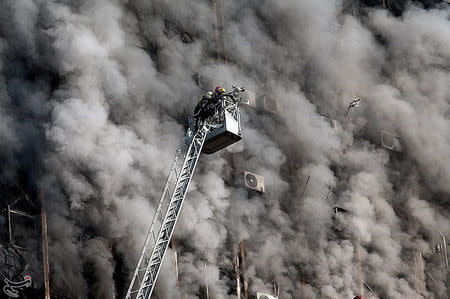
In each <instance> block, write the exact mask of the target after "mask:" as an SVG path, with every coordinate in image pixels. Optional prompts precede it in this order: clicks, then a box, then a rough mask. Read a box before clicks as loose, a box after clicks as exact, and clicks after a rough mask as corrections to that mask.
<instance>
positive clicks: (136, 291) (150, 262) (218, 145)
mask: <svg viewBox="0 0 450 299" xmlns="http://www.w3.org/2000/svg"><path fill="white" fill-rule="evenodd" d="M242 91H244V88H238V87H234V89H233V91H232V92H231V93H229V94H225V95H224V96H222V97H221V98H220V100H219V101H218V102H217V104H216V105H215V108H216V109H215V113H214V115H212V116H210V117H209V119H207V120H206V121H205V122H204V123H203V124H201V126H200V128H198V130H197V131H196V132H195V134H194V133H193V132H194V131H193V124H194V122H195V121H194V118H193V117H189V126H190V128H189V129H188V132H187V134H186V136H187V137H186V141H187V145H188V146H187V149H186V147H184V148H185V149H186V150H185V155H184V161H183V163H182V164H180V163H179V162H178V158H179V156H180V154H181V152H182V151H183V150H182V149H183V147H180V148H179V149H177V152H176V155H175V158H174V160H173V162H172V166H171V167H170V170H169V175H168V177H167V180H166V184H165V186H164V189H163V192H162V195H161V198H160V200H159V203H158V207H157V208H156V212H155V215H154V216H153V220H152V222H151V225H150V229H149V231H148V233H147V236H146V238H145V243H144V246H143V248H142V251H141V255H140V257H139V260H138V264H137V266H136V269H135V271H134V274H133V277H132V279H131V283H130V286H129V288H128V291H127V294H126V296H125V298H126V299H149V298H150V297H151V295H152V292H153V289H154V287H155V284H156V279H157V278H158V274H159V271H160V269H161V264H162V261H163V259H164V255H165V253H166V251H167V248H168V245H169V242H170V239H171V238H172V234H173V232H174V228H175V224H176V222H177V220H178V216H179V215H180V211H181V207H182V205H183V201H184V198H185V197H186V193H187V190H188V187H189V183H190V182H191V180H192V177H193V175H194V171H195V167H196V165H197V162H198V158H199V157H200V154H201V153H202V151H203V152H205V153H207V154H211V153H214V152H216V151H218V150H220V149H222V148H225V147H227V146H228V145H230V144H233V143H235V142H237V141H239V140H241V139H242V132H241V123H240V114H239V104H240V99H238V98H237V94H238V93H239V92H242ZM183 152H184V151H183ZM173 175H175V176H176V181H175V185H174V184H173V182H172V178H173ZM163 215H164V218H163ZM156 232H157V234H156Z"/></svg>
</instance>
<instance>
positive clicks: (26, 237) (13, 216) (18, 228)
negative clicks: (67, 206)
mask: <svg viewBox="0 0 450 299" xmlns="http://www.w3.org/2000/svg"><path fill="white" fill-rule="evenodd" d="M221 2H222V1H218V0H215V1H212V2H211V5H212V11H213V15H212V16H211V17H212V18H213V19H214V20H213V24H214V28H213V30H214V32H215V36H216V44H215V47H213V49H212V50H210V51H211V52H210V53H203V55H204V56H205V57H214V59H215V60H216V61H217V62H218V63H223V64H227V63H232V61H231V62H230V58H229V57H228V55H227V52H228V51H230V49H228V48H227V43H226V41H225V40H224V34H223V31H224V30H225V29H226V26H227V18H226V16H225V15H224V13H223V8H222V6H221V5H222V3H221ZM408 3H412V2H410V1H406V0H383V1H369V0H365V1H363V0H361V1H358V0H354V1H352V0H349V1H343V7H342V12H343V13H344V14H352V15H354V16H356V17H358V16H360V15H362V14H364V10H365V9H366V8H368V7H384V8H386V9H388V10H389V11H391V12H392V13H393V14H395V15H401V14H402V12H403V11H404V10H405V7H406V6H407V5H408ZM416 3H419V5H423V6H424V7H425V8H432V7H435V6H436V5H445V2H444V1H442V0H440V1H439V0H420V1H416ZM133 13H135V14H136V15H137V16H138V17H137V19H142V17H141V16H139V12H137V11H134V12H133ZM163 28H164V34H165V35H166V37H167V38H168V39H179V40H180V41H181V42H182V43H184V44H191V43H195V42H196V40H197V39H199V38H200V37H199V34H198V33H197V32H189V31H188V30H186V29H185V28H183V27H182V26H181V25H180V24H179V23H178V22H177V20H176V18H175V17H173V16H168V17H167V18H166V20H165V22H164V24H163ZM140 37H141V39H142V41H143V43H142V48H143V49H144V50H145V51H146V52H147V53H148V55H149V56H150V57H151V59H152V60H153V61H154V62H155V64H156V67H157V69H158V71H159V72H161V73H165V72H168V71H169V70H170V68H171V66H172V65H174V64H177V63H182V64H188V63H189V62H188V60H185V61H175V60H174V56H175V55H172V54H171V51H173V49H172V48H170V47H169V46H168V45H164V44H158V43H156V42H155V41H153V40H151V39H150V38H148V37H146V35H145V34H144V33H141V36H140ZM178 50H179V49H177V51H178ZM183 55H187V53H183V54H182V55H181V56H183ZM185 68H187V69H189V70H191V66H190V65H186V66H185ZM191 71H192V72H191V73H192V77H191V78H186V81H190V83H192V82H191V81H193V82H195V84H196V85H197V86H198V90H197V91H201V92H205V91H207V90H213V89H214V86H215V85H225V86H231V85H232V84H234V83H235V82H219V81H218V80H217V79H216V78H211V77H208V76H206V75H204V74H202V73H200V72H197V70H194V69H192V70H191ZM254 89H257V90H258V91H256V90H252V88H249V89H247V90H246V91H245V92H244V93H243V94H242V95H241V97H242V103H243V105H242V109H243V110H245V113H246V114H247V115H248V117H249V121H250V122H252V123H253V124H254V125H255V126H257V127H260V128H262V130H266V131H267V134H269V135H270V136H273V140H274V141H275V142H279V143H280V145H282V148H284V149H285V152H284V154H285V155H286V156H287V162H286V163H284V164H283V167H282V173H281V175H282V177H283V179H284V180H285V181H286V182H288V183H289V187H288V188H287V191H284V192H287V193H289V194H290V195H293V196H297V197H299V202H300V201H301V200H302V199H303V197H304V195H305V193H307V191H308V188H311V184H314V183H313V180H314V178H313V177H310V176H304V177H303V178H302V180H301V181H298V176H297V174H296V173H295V171H296V169H298V166H299V165H301V164H302V162H303V161H302V160H301V158H296V157H299V156H301V155H299V151H300V149H298V148H296V147H295V146H293V145H290V144H286V143H285V141H283V140H282V138H281V136H277V132H275V131H271V130H274V129H273V128H281V129H285V126H286V125H285V123H284V122H283V120H282V119H281V117H280V116H279V114H280V113H281V112H282V111H283V109H286V108H285V107H283V105H282V102H283V101H281V100H280V99H277V98H276V97H275V96H273V95H272V92H271V90H269V89H268V88H266V87H265V86H258V88H256V87H254ZM197 96H200V95H199V94H197ZM351 100H352V99H349V103H350V102H351ZM362 100H363V101H364V99H362ZM311 102H312V103H314V100H313V99H311ZM349 109H350V108H349ZM356 110H357V108H355V109H350V110H348V111H347V112H349V111H350V112H349V114H348V116H347V114H346V113H345V111H343V112H342V113H341V114H336V113H335V114H334V115H333V114H330V113H328V111H321V108H320V107H317V112H318V114H320V116H321V120H322V125H323V126H325V127H327V128H329V129H330V132H331V133H332V134H334V136H337V137H338V138H341V135H342V131H343V128H344V127H345V126H346V122H347V121H348V119H347V117H348V118H351V117H353V116H352V115H353V114H357V111H356ZM263 122H270V123H271V124H272V126H264V124H263ZM369 135H370V137H369V138H370V140H369V142H371V143H373V144H376V145H377V146H379V148H380V149H384V150H386V151H387V153H388V154H387V155H388V156H389V157H391V163H393V164H397V166H398V169H399V172H400V171H401V167H402V166H403V164H402V159H403V158H404V156H403V155H405V152H406V149H405V147H404V145H403V144H402V140H401V136H398V134H397V132H392V131H376V132H370V134H369ZM244 138H245V128H244ZM277 138H278V139H277ZM367 138H368V137H367V136H356V138H355V142H366V141H367ZM224 157H225V159H226V161H227V166H226V173H225V174H224V175H225V177H226V179H225V181H226V184H227V187H228V188H232V189H233V190H241V191H242V194H244V197H245V198H246V200H248V201H257V200H259V201H262V202H264V204H266V205H271V204H273V203H272V199H273V198H276V197H280V196H282V195H280V194H278V195H276V194H274V191H273V190H272V189H271V181H272V180H271V178H268V177H264V175H263V173H261V172H260V169H247V168H243V167H242V166H241V165H244V163H241V162H242V161H245V160H248V159H250V158H252V157H251V154H249V153H247V152H246V151H245V150H244V151H242V152H240V153H237V154H236V153H233V152H231V151H230V152H226V153H224ZM0 161H1V160H0ZM397 166H396V167H397ZM331 167H332V168H333V169H334V170H336V171H339V170H340V169H339V167H340V166H339V165H331ZM403 171H407V170H403ZM24 186H25V187H24ZM26 186H28V184H27V183H26V179H19V180H18V181H17V182H16V183H8V184H5V185H1V189H0V197H1V201H0V204H1V206H0V274H1V275H2V277H1V281H4V280H5V279H8V280H9V281H23V280H26V277H31V280H32V285H31V286H30V287H27V288H23V289H22V290H21V292H22V293H21V294H22V295H23V298H45V299H49V298H50V297H51V298H73V299H75V298H76V297H74V296H73V295H71V294H69V293H64V294H62V293H61V292H59V291H53V290H51V280H50V278H51V272H50V270H51V257H50V266H49V257H48V248H47V246H48V245H47V242H48V241H47V236H46V234H47V231H46V230H47V228H46V225H47V224H46V217H47V215H46V210H45V190H38V191H37V187H35V186H32V187H26ZM394 188H395V186H394ZM340 191H341V190H339V186H338V187H337V188H336V189H335V190H331V189H329V190H328V192H326V193H325V194H324V195H323V196H324V198H326V199H327V200H329V201H331V202H333V205H334V206H335V208H334V209H333V211H330V213H334V218H333V221H334V229H335V234H334V237H333V240H332V241H336V242H339V240H342V239H351V238H352V237H351V236H350V235H349V233H348V232H347V231H345V230H344V229H342V223H343V222H346V221H347V220H346V219H348V218H349V217H352V211H350V210H347V209H345V208H344V207H340V206H339V204H340V202H339V196H340V195H341V194H340ZM398 208H399V209H400V207H398ZM399 213H401V211H399ZM234 220H235V221H234V222H235V223H236V231H233V232H230V236H229V240H228V247H229V248H230V249H231V250H230V252H229V254H228V255H229V259H230V260H232V261H233V264H232V265H223V266H222V268H221V269H220V270H221V271H220V276H222V277H227V279H226V281H227V282H228V288H229V290H230V294H229V295H235V296H236V297H237V298H238V299H277V298H278V296H279V293H280V287H281V286H280V285H279V284H278V282H277V281H276V280H275V279H274V278H273V279H272V278H271V277H266V278H267V281H266V283H267V286H266V288H265V289H262V290H258V291H257V292H252V291H251V290H252V288H251V285H252V283H253V281H252V279H253V278H252V277H251V276H250V275H249V274H248V271H247V270H248V268H249V266H251V265H249V263H248V261H247V258H246V257H247V255H248V253H249V252H251V251H252V249H254V248H253V247H252V246H253V245H252V244H249V243H248V242H247V240H245V237H243V236H241V235H240V229H239V228H240V227H241V226H252V225H255V224H254V223H252V219H251V218H249V217H245V216H243V217H236V219H234ZM430 241H432V242H434V243H435V244H436V245H435V252H434V253H433V254H431V255H428V257H427V258H424V257H423V254H422V252H420V250H419V249H418V248H408V249H405V250H404V252H402V255H403V259H404V260H405V262H406V263H409V265H410V269H412V271H414V278H415V281H414V286H415V288H416V290H417V292H418V293H419V294H425V293H426V288H427V286H428V285H431V284H433V283H435V282H436V277H437V276H444V275H448V274H447V273H448V267H449V266H448V253H447V246H448V240H446V238H445V236H444V235H442V238H440V236H439V235H437V238H436V240H430ZM354 242H355V244H354V246H355V248H358V246H359V245H358V242H357V240H354ZM177 243H178V241H177V240H176V238H173V239H172V241H171V243H170V249H171V252H172V258H171V259H170V260H171V261H172V262H174V269H175V273H173V275H174V279H175V280H176V281H177V283H176V286H177V287H179V284H178V276H179V273H178V264H177V259H178V252H177V250H179V249H178V248H179V246H178V245H177ZM112 247H115V244H113V245H112ZM114 253H115V255H114V257H113V259H114V261H115V267H116V269H115V275H114V280H115V281H114V288H115V289H114V292H113V293H114V294H115V295H116V296H117V298H123V297H124V296H125V293H126V288H127V287H128V285H127V283H128V280H129V276H130V275H131V272H132V270H133V269H129V268H127V267H126V265H125V263H124V258H123V256H122V255H121V254H120V253H119V252H116V251H114ZM166 259H167V258H166ZM354 260H355V264H356V265H357V266H356V268H357V269H355V272H356V273H357V274H356V275H357V276H359V284H360V294H355V295H362V296H364V295H367V297H368V298H370V292H373V291H374V290H373V288H374V287H373V284H372V283H371V282H370V281H368V280H367V279H366V278H365V277H364V275H363V274H362V273H363V270H362V268H361V263H362V262H363V261H361V257H360V254H359V252H358V250H355V252H354ZM204 266H205V273H204V275H205V279H204V280H205V284H204V286H203V287H202V288H200V289H199V290H198V296H199V298H202V299H209V298H210V295H209V289H208V277H207V274H206V268H207V263H206V262H205V265H204ZM303 266H304V265H302V264H297V265H292V267H293V268H295V269H297V270H298V271H299V272H300V273H301V278H300V279H301V285H302V290H303V289H304V290H307V289H308V288H309V287H310V285H311V284H312V283H313V280H314V274H313V273H310V272H308V271H307V270H304V271H303V270H302V269H303ZM447 280H448V279H447ZM178 294H180V290H178ZM300 295H301V298H308V295H307V292H306V291H305V293H303V294H300ZM179 296H180V295H179ZM180 298H181V297H180ZM364 298H366V297H364Z"/></svg>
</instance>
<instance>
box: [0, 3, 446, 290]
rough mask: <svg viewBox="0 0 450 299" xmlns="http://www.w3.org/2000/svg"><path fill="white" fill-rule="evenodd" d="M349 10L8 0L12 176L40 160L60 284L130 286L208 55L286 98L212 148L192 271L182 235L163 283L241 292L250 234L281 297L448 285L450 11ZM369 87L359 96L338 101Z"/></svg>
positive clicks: (201, 189) (267, 279) (211, 67)
mask: <svg viewBox="0 0 450 299" xmlns="http://www.w3.org/2000/svg"><path fill="white" fill-rule="evenodd" d="M388 2H389V5H391V2H392V1H388ZM214 6H215V8H213V7H214ZM341 9H342V1H325V2H324V1H314V0H282V1H270V0H259V1H255V0H253V1H228V2H227V1H216V2H214V1H213V3H211V2H210V1H207V0H193V1H181V0H172V1H166V0H154V1H148V0H128V1H125V0H109V1H107V0H92V1H87V0H82V1H71V0H61V1H46V0H34V1H33V0H4V1H2V2H0V96H1V99H0V100H1V104H2V107H1V108H2V115H1V118H0V137H1V140H2V143H1V147H0V161H1V162H2V164H3V165H2V168H1V170H0V178H1V179H2V181H4V182H6V183H12V182H13V181H14V179H15V178H16V177H17V176H18V173H19V172H20V171H24V170H25V171H28V170H30V172H31V170H32V171H33V173H35V174H37V173H39V175H34V176H33V178H34V180H35V185H38V186H39V188H40V189H41V190H44V192H45V196H46V200H47V209H48V225H49V247H50V265H51V285H52V288H53V289H55V290H57V291H59V292H61V293H64V294H66V295H67V296H69V297H71V298H114V297H115V296H117V298H119V297H123V296H124V292H126V288H127V287H128V286H127V285H126V284H127V282H128V280H129V279H130V275H131V273H132V272H133V270H134V266H135V263H136V261H137V256H138V254H139V253H140V249H141V246H142V244H143V240H144V237H145V234H146V231H147V229H148V226H149V224H150V221H151V218H152V215H153V213H154V211H155V208H156V205H157V200H158V199H159V195H160V192H161V190H162V186H163V184H164V181H165V178H166V175H167V173H168V168H169V165H170V163H171V161H172V158H173V155H174V154H175V150H176V148H177V147H178V145H179V143H180V141H181V139H182V136H183V133H184V128H185V122H186V116H187V114H188V113H190V112H191V111H192V110H193V108H194V106H195V103H196V101H197V100H198V99H199V96H200V95H201V90H200V88H198V87H197V86H196V85H195V83H194V81H193V80H191V76H192V74H193V73H194V72H200V73H202V74H204V75H206V76H208V77H211V78H214V80H215V81H216V82H218V83H221V84H222V85H225V87H226V88H230V87H231V84H235V85H239V86H241V85H242V86H245V87H247V88H248V89H250V90H254V91H257V95H261V94H263V93H270V94H271V95H273V97H274V98H275V99H276V100H277V101H278V102H279V104H280V108H281V110H280V112H279V114H278V115H276V116H275V115H271V114H268V113H263V112H261V111H256V110H253V109H251V108H249V109H247V108H248V107H246V109H242V126H243V131H244V132H243V133H244V139H243V140H242V141H241V142H240V143H238V144H236V145H233V146H231V147H230V148H228V149H226V150H224V151H222V152H219V153H216V154H214V155H213V156H202V157H201V159H200V162H199V165H198V169H197V173H196V176H195V179H194V181H193V182H192V185H191V190H190V192H189V194H188V196H187V199H186V201H185V204H184V206H183V210H182V213H181V217H180V220H179V221H178V224H177V228H176V231H175V234H174V237H175V240H176V244H177V254H178V259H177V262H178V272H179V277H178V282H177V281H176V280H175V269H174V262H175V260H174V257H173V250H172V249H171V250H169V252H168V254H167V255H166V260H165V263H164V265H163V269H162V272H161V275H160V278H159V281H158V284H157V287H156V290H155V293H156V294H157V296H158V297H159V298H166V299H172V298H178V296H180V298H183V299H185V298H204V296H205V295H204V292H205V273H206V277H207V279H206V280H207V284H208V291H209V296H210V298H235V296H236V295H235V293H234V292H235V288H236V286H235V281H234V272H233V271H234V270H233V255H234V251H235V250H237V249H236V246H237V244H238V242H239V241H240V240H242V239H243V240H245V245H246V252H247V260H246V262H247V272H246V274H247V276H248V277H249V283H250V293H251V294H252V295H253V294H254V293H256V292H257V291H265V292H269V293H270V292H272V291H271V290H272V285H273V283H276V284H277V285H278V287H279V290H280V295H279V297H280V298H283V299H284V298H286V299H288V298H353V297H354V296H356V295H363V294H364V295H365V298H448V296H449V288H448V285H449V278H448V277H449V276H448V272H446V270H445V267H443V261H442V259H441V258H440V257H442V255H441V256H439V257H438V258H436V254H435V253H434V246H435V245H436V242H439V240H440V233H442V234H444V235H446V236H447V237H448V238H450V220H449V212H450V208H449V198H450V187H449V186H450V134H449V131H450V119H449V113H450V84H449V83H448V82H450V72H449V70H450V21H449V20H450V8H449V7H448V6H446V4H444V3H440V4H438V5H436V6H434V8H433V9H428V10H425V9H423V8H422V7H421V6H419V5H418V4H411V5H408V6H407V10H406V11H405V12H404V14H403V15H402V16H401V17H396V16H394V15H392V14H391V13H389V12H388V11H387V10H385V9H383V8H381V7H378V8H365V9H364V10H363V12H362V13H361V14H360V16H353V15H349V14H344V13H342V11H341ZM222 12H223V15H224V18H223V21H222V20H220V19H215V17H214V13H217V15H218V16H219V15H220V14H221V13H222ZM217 22H218V23H220V24H221V26H219V27H220V28H219V29H218V31H217V32H216V31H215V30H214V27H215V23H217ZM222 22H223V24H222ZM218 35H219V36H220V41H219V44H220V43H223V45H222V44H220V45H219V46H220V48H222V49H224V50H225V51H222V52H221V53H217V51H218V48H217V40H216V37H217V36H218ZM158 53H159V54H160V55H158ZM218 54H219V56H223V57H226V60H221V61H219V60H218V59H216V58H217V56H218ZM356 97H360V98H362V104H361V105H360V106H359V107H355V108H352V109H351V110H349V115H348V116H346V117H344V115H345V112H346V109H347V107H348V105H349V104H350V102H351V101H352V100H353V99H354V98H356ZM321 114H328V115H330V116H331V117H332V118H334V119H336V120H337V121H338V122H339V126H338V127H339V128H340V129H339V130H333V128H331V127H330V126H329V125H328V124H326V123H325V122H323V121H322V116H321ZM380 131H385V132H389V133H391V134H394V135H397V136H399V138H400V140H401V142H402V146H403V152H402V153H397V152H394V151H388V150H386V149H385V148H382V147H381V146H380ZM230 157H231V158H230ZM230 168H232V169H231V170H230ZM37 169H39V171H37ZM243 170H249V171H252V172H255V173H257V174H259V175H262V176H264V178H265V182H266V188H267V194H262V195H257V196H253V197H251V196H250V197H249V196H248V193H247V192H246V191H245V190H244V188H243V183H242V181H243V178H242V176H241V175H240V173H241V172H242V171H243ZM229 172H234V173H235V174H236V176H235V177H234V178H233V179H232V180H230V179H229V178H227V177H229V175H228V174H229ZM306 181H308V185H307V186H306V187H305V184H306ZM336 206H338V207H340V208H341V209H343V210H341V212H339V213H335V212H334V211H333V208H334V207H336ZM343 211H344V212H343ZM345 211H346V212H345ZM417 253H420V259H422V257H423V260H424V261H425V265H426V267H425V268H426V269H425V271H422V272H423V273H425V274H426V280H425V281H426V288H420V287H418V282H417V281H418V279H417V277H418V274H417V268H418V267H417V261H416V262H415V257H414V256H415V255H417ZM430 269H433V271H432V272H430V271H431V270H430ZM423 273H422V274H423ZM363 282H364V284H363ZM369 289H370V290H369ZM178 292H179V294H178Z"/></svg>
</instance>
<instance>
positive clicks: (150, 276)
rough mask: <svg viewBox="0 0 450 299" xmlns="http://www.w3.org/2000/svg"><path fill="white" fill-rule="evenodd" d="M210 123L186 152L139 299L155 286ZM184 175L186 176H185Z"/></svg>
mask: <svg viewBox="0 0 450 299" xmlns="http://www.w3.org/2000/svg"><path fill="white" fill-rule="evenodd" d="M209 128H210V127H209V125H204V126H203V127H201V129H200V130H198V131H197V133H196V134H195V135H194V138H193V139H192V142H191V144H190V146H189V148H188V151H187V153H186V156H185V159H184V162H183V166H182V168H181V172H180V173H179V176H178V178H177V183H176V185H175V189H174V193H173V194H172V196H171V200H170V204H169V208H168V209H167V212H166V216H165V217H164V222H163V225H162V226H161V229H160V231H159V235H158V239H157V243H156V244H155V247H154V248H153V251H152V255H151V257H150V264H149V265H148V267H147V270H146V272H145V275H144V279H143V282H142V284H141V287H140V289H139V292H138V296H137V298H138V299H149V298H150V296H151V294H152V292H153V289H154V287H155V283H156V280H157V278H158V275H159V272H160V269H161V264H162V261H163V259H164V256H165V254H166V252H167V247H168V243H169V241H170V239H171V238H172V234H173V232H174V228H175V224H176V222H177V220H178V216H179V215H180V211H181V207H182V205H183V202H184V198H185V197H186V194H187V191H188V187H189V184H190V182H191V179H192V177H193V174H194V171H195V167H196V165H197V162H198V158H199V157H200V155H201V151H202V147H203V144H204V142H205V139H206V135H207V133H208V132H209ZM183 176H185V177H184V178H183Z"/></svg>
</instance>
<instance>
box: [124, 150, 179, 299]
mask: <svg viewBox="0 0 450 299" xmlns="http://www.w3.org/2000/svg"><path fill="white" fill-rule="evenodd" d="M180 153H181V148H178V149H177V152H176V154H175V158H174V159H173V161H172V165H171V166H170V170H169V175H168V176H167V179H166V183H165V185H164V189H163V192H162V194H161V197H160V200H159V203H158V207H157V208H156V212H155V214H154V216H153V220H152V223H151V225H150V229H149V230H148V232H147V236H146V237H145V242H144V246H143V247H142V250H141V255H140V257H139V260H138V263H137V266H136V269H135V271H134V274H133V277H132V279H131V283H130V286H129V287H128V291H127V294H126V296H125V298H131V293H132V292H133V286H134V284H135V282H136V279H138V282H139V285H140V283H141V282H140V281H139V272H140V271H142V269H144V268H146V266H145V267H144V268H143V267H142V264H143V263H144V262H146V261H145V260H144V257H146V256H147V250H148V248H149V244H150V241H151V237H152V236H153V238H155V237H154V233H153V232H154V229H155V226H156V222H157V221H158V217H159V216H160V215H162V214H161V211H162V208H163V203H164V200H165V198H166V194H167V191H168V190H169V187H170V182H171V181H172V176H173V174H174V173H175V175H177V172H176V164H177V161H178V158H179V156H180Z"/></svg>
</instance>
